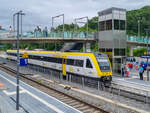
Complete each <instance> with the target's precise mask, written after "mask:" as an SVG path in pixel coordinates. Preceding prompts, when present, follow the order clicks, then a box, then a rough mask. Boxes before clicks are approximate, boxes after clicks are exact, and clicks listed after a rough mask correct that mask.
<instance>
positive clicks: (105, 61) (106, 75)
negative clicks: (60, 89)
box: [94, 53, 112, 86]
mask: <svg viewBox="0 0 150 113" xmlns="http://www.w3.org/2000/svg"><path fill="white" fill-rule="evenodd" d="M94 54H95V57H96V59H97V62H98V65H99V69H100V72H99V75H98V76H100V81H102V82H103V83H104V85H105V86H109V85H110V84H111V81H112V68H111V64H110V61H109V58H108V57H107V55H106V54H103V53H94Z"/></svg>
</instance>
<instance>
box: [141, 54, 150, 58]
mask: <svg viewBox="0 0 150 113" xmlns="http://www.w3.org/2000/svg"><path fill="white" fill-rule="evenodd" d="M141 58H150V55H142V56H141Z"/></svg>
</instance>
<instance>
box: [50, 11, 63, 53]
mask: <svg viewBox="0 0 150 113" xmlns="http://www.w3.org/2000/svg"><path fill="white" fill-rule="evenodd" d="M59 17H63V38H64V32H65V15H64V14H60V15H57V16H54V17H52V27H51V28H52V29H53V27H54V19H55V18H59ZM55 51H56V42H55Z"/></svg>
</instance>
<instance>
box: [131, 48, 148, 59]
mask: <svg viewBox="0 0 150 113" xmlns="http://www.w3.org/2000/svg"><path fill="white" fill-rule="evenodd" d="M146 51H147V49H146V48H138V49H134V50H133V56H137V57H140V56H141V55H144V52H146Z"/></svg>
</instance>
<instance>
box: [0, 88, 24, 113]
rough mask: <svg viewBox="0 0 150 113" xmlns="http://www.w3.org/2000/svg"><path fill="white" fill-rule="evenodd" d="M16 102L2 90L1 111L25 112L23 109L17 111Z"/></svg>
mask: <svg viewBox="0 0 150 113" xmlns="http://www.w3.org/2000/svg"><path fill="white" fill-rule="evenodd" d="M14 104H15V103H14V102H13V101H12V100H11V99H10V98H9V97H6V96H4V95H3V94H2V90H0V113H25V112H24V111H23V109H20V110H19V111H16V109H15V106H14Z"/></svg>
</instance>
